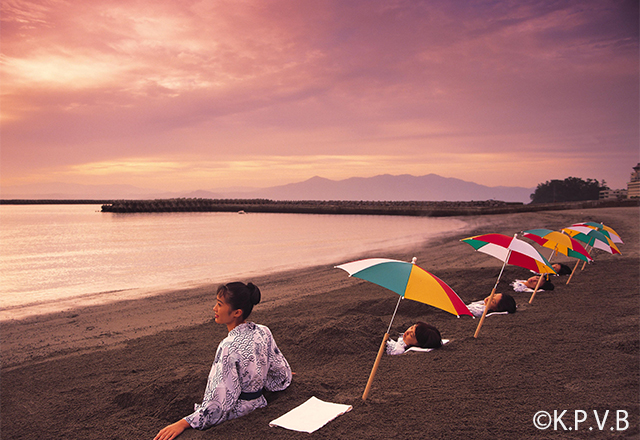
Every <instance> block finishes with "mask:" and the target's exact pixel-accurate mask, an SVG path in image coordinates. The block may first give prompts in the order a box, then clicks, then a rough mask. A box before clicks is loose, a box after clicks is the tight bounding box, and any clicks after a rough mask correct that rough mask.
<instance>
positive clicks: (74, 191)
mask: <svg viewBox="0 0 640 440" xmlns="http://www.w3.org/2000/svg"><path fill="white" fill-rule="evenodd" d="M534 191H535V188H523V187H513V186H494V187H489V186H484V185H479V184H477V183H473V182H467V181H464V180H460V179H455V178H451V177H442V176H438V175H436V174H428V175H426V176H412V175H408V174H403V175H399V176H392V175H389V174H384V175H380V176H375V177H352V178H349V179H345V180H330V179H325V178H323V177H318V176H316V177H312V178H311V179H308V180H305V181H303V182H298V183H290V184H288V185H281V186H273V187H270V188H260V189H258V188H229V189H220V190H214V191H206V190H198V191H191V192H189V191H184V192H158V191H154V190H151V189H145V188H139V187H135V186H131V185H78V184H69V183H48V184H32V185H17V186H9V187H4V188H2V189H1V192H0V197H1V198H2V199H5V200H7V199H56V200H59V199H99V200H109V199H160V198H178V197H187V198H213V199H227V198H234V199H235V198H243V199H253V198H260V199H272V200H367V201H368V200H381V201H403V200H415V201H472V200H501V201H504V202H522V203H529V202H530V198H529V196H530V195H531V194H533V192H534Z"/></svg>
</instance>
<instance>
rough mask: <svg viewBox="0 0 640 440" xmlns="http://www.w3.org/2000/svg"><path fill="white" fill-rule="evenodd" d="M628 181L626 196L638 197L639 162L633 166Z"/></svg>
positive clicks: (630, 197)
mask: <svg viewBox="0 0 640 440" xmlns="http://www.w3.org/2000/svg"><path fill="white" fill-rule="evenodd" d="M629 180H630V181H629V182H628V183H627V198H629V199H637V198H640V163H638V165H636V166H635V167H633V173H631V178H630V179H629Z"/></svg>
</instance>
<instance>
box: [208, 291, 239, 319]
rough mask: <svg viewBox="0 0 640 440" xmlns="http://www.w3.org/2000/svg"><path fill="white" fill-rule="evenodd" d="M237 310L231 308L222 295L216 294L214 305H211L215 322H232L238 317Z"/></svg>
mask: <svg viewBox="0 0 640 440" xmlns="http://www.w3.org/2000/svg"><path fill="white" fill-rule="evenodd" d="M238 310H239V309H236V310H231V304H229V303H228V302H226V301H225V299H224V296H222V295H221V294H218V296H217V298H216V305H215V306H213V313H214V318H215V320H216V323H217V324H226V325H229V324H231V323H233V322H234V321H235V320H236V319H237V317H238V316H237V315H238V313H237V312H238ZM240 312H242V311H240Z"/></svg>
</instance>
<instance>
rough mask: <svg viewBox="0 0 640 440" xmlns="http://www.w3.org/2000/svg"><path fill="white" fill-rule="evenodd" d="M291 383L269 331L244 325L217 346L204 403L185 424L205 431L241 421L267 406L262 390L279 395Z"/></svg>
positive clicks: (259, 326) (285, 363) (196, 407)
mask: <svg viewBox="0 0 640 440" xmlns="http://www.w3.org/2000/svg"><path fill="white" fill-rule="evenodd" d="M290 383H291V367H289V363H288V362H287V360H286V359H285V357H284V355H283V354H282V353H281V352H280V350H279V349H278V346H277V345H276V341H275V340H274V339H273V335H272V334H271V331H270V330H269V328H268V327H266V326H264V325H259V324H255V323H253V322H245V323H243V324H240V325H239V326H237V327H235V328H234V329H233V330H231V331H230V332H229V335H228V336H227V337H226V338H224V339H223V340H222V342H220V345H218V350H217V351H216V357H215V360H214V361H213V365H212V367H211V372H210V373H209V378H208V380H207V388H206V390H205V392H204V398H203V401H202V403H201V404H196V405H195V412H194V413H193V414H191V415H189V416H187V417H185V420H186V421H187V422H188V423H189V425H191V427H192V428H196V429H206V428H209V427H211V426H213V425H217V424H219V423H222V422H224V421H225V420H230V419H235V418H238V417H242V416H244V415H247V414H249V413H250V412H251V411H253V410H255V409H257V408H263V407H265V406H267V400H266V399H265V398H264V396H263V395H262V390H263V389H266V390H268V391H282V390H284V389H285V388H287V387H288V386H289V384H290ZM241 393H242V394H241Z"/></svg>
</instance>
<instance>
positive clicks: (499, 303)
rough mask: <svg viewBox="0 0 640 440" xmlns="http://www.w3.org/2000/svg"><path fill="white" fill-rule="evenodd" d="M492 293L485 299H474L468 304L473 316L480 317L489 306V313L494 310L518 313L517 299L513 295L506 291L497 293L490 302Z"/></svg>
mask: <svg viewBox="0 0 640 440" xmlns="http://www.w3.org/2000/svg"><path fill="white" fill-rule="evenodd" d="M489 298H491V295H489V296H487V297H486V298H485V299H484V300H480V301H474V302H472V303H471V304H468V305H467V308H468V309H469V311H470V312H471V314H472V315H473V316H475V317H476V318H480V317H481V316H482V314H483V313H484V309H485V307H487V314H489V313H494V312H507V313H516V300H515V299H513V297H512V296H511V295H507V294H506V293H495V294H494V295H493V298H492V299H491V303H489Z"/></svg>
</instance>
